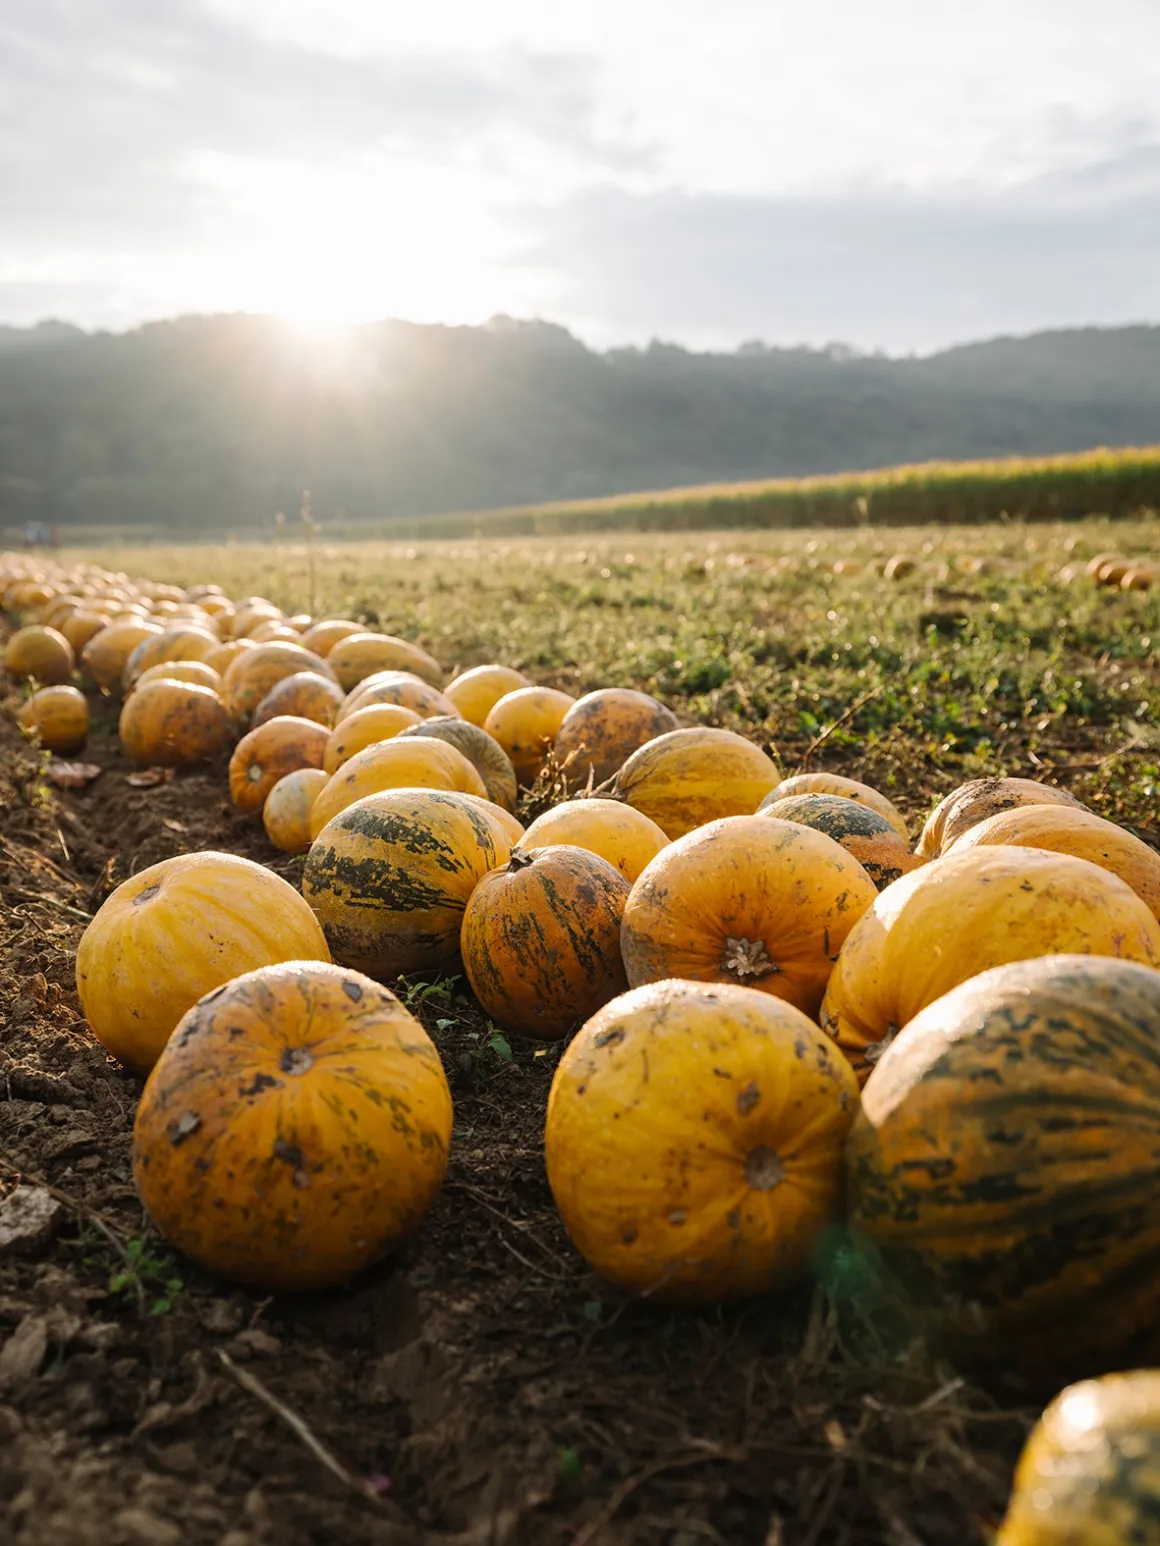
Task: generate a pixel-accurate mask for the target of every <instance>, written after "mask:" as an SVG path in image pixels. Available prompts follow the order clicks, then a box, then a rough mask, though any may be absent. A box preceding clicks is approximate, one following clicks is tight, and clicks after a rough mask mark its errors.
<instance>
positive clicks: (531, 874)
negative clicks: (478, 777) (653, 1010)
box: [460, 845, 629, 1041]
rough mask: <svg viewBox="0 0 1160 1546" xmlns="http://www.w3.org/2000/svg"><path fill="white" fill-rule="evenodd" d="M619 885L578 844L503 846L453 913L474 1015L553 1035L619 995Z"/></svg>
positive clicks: (622, 984) (624, 892) (615, 873)
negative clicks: (500, 860) (460, 910)
mask: <svg viewBox="0 0 1160 1546" xmlns="http://www.w3.org/2000/svg"><path fill="white" fill-rule="evenodd" d="M628 892H629V885H628V881H627V880H625V878H624V876H623V875H622V874H621V873H620V871H619V870H617V869H614V868H613V867H612V865H611V864H609V863H608V861H607V860H606V859H601V858H600V857H599V855H597V854H594V853H590V852H589V851H588V850H587V849H586V848H573V847H570V846H565V845H559V846H556V847H552V848H537V849H536V850H534V852H528V851H526V850H524V849H522V848H515V849H513V850H512V854H511V858H510V859H509V860H508V862H507V864H505V865H501V866H500V867H499V868H498V869H494V870H492V871H491V872H490V874H488V875H485V876H483V878H482V879H481V880H480V882H479V884H478V885H477V886H476V888H475V890H474V891H473V892H472V893H471V897H470V899H469V901H468V903H467V910H466V912H465V913H464V915H463V932H462V935H461V938H460V948H461V949H462V952H463V965H464V969H465V970H466V972H467V980H468V982H470V984H471V988H472V992H473V993H474V994H475V996H476V998H477V999H478V1000H479V1002H480V1005H481V1007H482V1008H483V1011H484V1013H485V1014H486V1015H488V1016H489V1017H490V1018H491V1019H492V1020H494V1021H495V1023H496V1024H497V1025H498V1026H500V1027H501V1029H503V1030H505V1031H513V1032H515V1033H516V1034H517V1035H520V1036H534V1037H538V1038H540V1039H542V1040H545V1041H558V1040H559V1039H560V1038H561V1037H564V1036H567V1035H569V1034H570V1033H571V1032H572V1031H573V1030H575V1029H576V1027H577V1026H578V1025H579V1024H581V1023H582V1022H583V1021H584V1020H587V1019H588V1018H589V1016H590V1015H593V1014H595V1013H596V1011H597V1010H598V1009H600V1008H601V1007H602V1006H603V1005H604V1004H607V1003H608V1001H609V999H611V998H615V997H616V995H617V994H618V993H623V992H624V991H625V990H626V988H627V987H628V982H627V980H626V979H625V975H624V962H623V961H622V960H621V958H620V920H621V917H622V915H623V913H624V904H625V902H626V901H627V900H628Z"/></svg>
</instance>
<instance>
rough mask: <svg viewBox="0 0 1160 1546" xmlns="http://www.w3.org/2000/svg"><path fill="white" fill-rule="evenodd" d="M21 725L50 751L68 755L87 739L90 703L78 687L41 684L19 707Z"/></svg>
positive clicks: (77, 749)
mask: <svg viewBox="0 0 1160 1546" xmlns="http://www.w3.org/2000/svg"><path fill="white" fill-rule="evenodd" d="M19 717H20V727H21V729H22V730H24V731H26V732H27V733H28V734H29V735H30V736H34V737H35V738H36V740H38V741H39V742H40V744H41V746H43V747H45V748H47V750H48V751H50V752H58V753H60V754H61V755H63V756H68V755H69V754H70V753H72V752H79V751H80V749H81V747H82V746H83V745H84V744H85V742H86V740H88V735H89V706H88V704H87V703H86V702H85V695H84V693H82V692H78V691H77V689H76V688H75V687H42V688H41V689H40V690H39V692H34V693H33V694H32V697H31V698H29V699H28V701H27V703H25V704H24V706H23V708H22V709H21V710H20V716H19Z"/></svg>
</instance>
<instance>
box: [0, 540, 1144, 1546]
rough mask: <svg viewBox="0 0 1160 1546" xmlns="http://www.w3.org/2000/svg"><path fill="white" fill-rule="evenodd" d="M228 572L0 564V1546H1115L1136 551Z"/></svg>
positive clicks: (206, 565) (1138, 1388)
mask: <svg viewBox="0 0 1160 1546" xmlns="http://www.w3.org/2000/svg"><path fill="white" fill-rule="evenodd" d="M278 535H279V538H280V539H281V540H279V541H277V542H270V543H257V542H254V543H229V544H220V545H208V544H207V545H193V544H191V545H188V546H139V547H130V546H126V547H123V548H104V549H93V550H81V549H71V550H67V549H66V550H64V551H62V552H59V553H53V554H52V555H51V556H45V555H42V554H39V553H31V552H29V553H26V552H8V553H0V657H2V660H3V667H4V670H3V674H2V675H0V1437H2V1439H3V1444H2V1446H0V1539H2V1540H4V1541H6V1542H9V1541H10V1542H11V1543H12V1546H330V1543H340V1542H341V1543H343V1546H420V1543H443V1546H699V1543H702V1542H708V1543H724V1546H1067V1543H1071V1546H1113V1543H1116V1542H1121V1541H1123V1542H1133V1543H1137V1546H1152V1543H1157V1542H1160V1524H1158V1523H1157V1521H1158V1520H1160V1490H1158V1487H1157V1482H1156V1475H1157V1468H1156V1462H1157V1457H1158V1456H1160V1372H1157V1371H1156V1370H1155V1369H1151V1368H1150V1367H1149V1366H1150V1365H1152V1364H1154V1363H1155V1362H1156V1360H1157V1346H1156V1331H1157V1327H1158V1325H1160V1318H1158V1311H1160V1267H1158V1262H1160V1186H1158V1184H1157V1183H1158V1181H1160V1160H1158V1158H1157V1156H1158V1155H1160V818H1158V816H1157V810H1158V796H1160V670H1158V668H1157V644H1158V642H1160V583H1158V582H1160V525H1158V524H1157V521H1156V520H1155V518H1153V517H1147V516H1140V517H1136V518H1132V519H1126V520H1115V521H1112V520H1110V519H1108V518H1106V517H1096V516H1093V517H1089V518H1087V519H1085V520H1083V521H1073V522H1068V523H1066V524H1062V523H1061V524H1040V523H1036V524H1033V525H1026V524H1023V523H1020V522H1016V521H1001V522H995V523H993V524H989V525H977V526H949V525H948V526H924V527H907V526H895V527H891V528H889V529H887V528H884V527H875V526H874V525H872V524H870V525H860V526H858V527H856V528H853V529H844V530H830V529H816V530H808V531H798V532H791V531H777V532H760V531H753V530H746V531H729V530H716V531H712V532H694V531H681V532H669V533H665V534H659V533H653V532H628V531H618V532H614V533H610V532H607V531H605V532H600V533H599V534H590V535H585V534H583V533H577V532H569V533H567V534H559V535H555V536H541V537H529V538H520V539H515V538H511V539H502V538H499V537H491V538H476V539H472V538H466V537H465V538H463V539H460V540H438V541H416V542H414V543H411V542H407V541H402V540H400V541H392V542H386V541H381V542H349V543H347V542H343V543H332V542H329V541H328V540H327V537H326V534H325V531H321V532H320V531H319V530H318V529H316V528H315V527H314V525H313V524H312V523H310V522H309V521H307V522H306V523H305V524H304V526H303V528H302V530H301V532H299V531H298V530H296V529H295V528H294V527H293V525H292V524H289V525H284V526H282V527H281V528H280V529H279V533H278ZM1077 1382H1083V1383H1077ZM1061 1393H1062V1394H1061ZM1057 1398H1058V1399H1057ZM1053 1402H1054V1405H1051V1403H1053ZM1045 1408H1047V1409H1048V1410H1047V1412H1046V1415H1044V1412H1045ZM1041 1417H1042V1421H1041ZM1021 1456H1022V1458H1020V1457H1021Z"/></svg>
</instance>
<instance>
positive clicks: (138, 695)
mask: <svg viewBox="0 0 1160 1546" xmlns="http://www.w3.org/2000/svg"><path fill="white" fill-rule="evenodd" d="M118 730H119V733H120V736H121V744H122V745H123V746H124V748H125V751H126V752H127V753H128V755H129V756H130V757H131V758H132V760H133V761H134V762H140V763H144V764H146V765H148V766H150V767H167V768H181V767H186V766H187V765H189V764H191V763H194V762H208V761H210V760H212V759H213V758H214V757H218V756H220V755H221V753H222V752H224V751H225V750H226V748H227V747H228V746H229V744H230V742H231V741H232V740H233V738H234V727H233V723H232V721H231V720H230V716H229V715H228V714H227V713H226V710H225V706H224V705H223V703H222V701H221V699H220V698H219V697H218V695H217V693H215V692H213V691H211V689H210V688H208V687H198V686H197V685H196V684H195V683H193V682H175V681H171V680H169V679H168V678H165V677H161V678H159V679H158V680H156V681H153V682H145V683H144V684H143V685H141V686H138V687H137V688H136V689H135V690H134V691H133V692H131V693H130V694H129V696H128V697H127V698H126V699H125V704H124V707H123V708H122V710H121V719H120V723H119V725H118Z"/></svg>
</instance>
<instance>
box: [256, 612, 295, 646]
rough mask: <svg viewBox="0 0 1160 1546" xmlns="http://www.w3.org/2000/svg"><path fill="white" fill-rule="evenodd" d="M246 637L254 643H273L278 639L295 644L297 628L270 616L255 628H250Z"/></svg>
mask: <svg viewBox="0 0 1160 1546" xmlns="http://www.w3.org/2000/svg"><path fill="white" fill-rule="evenodd" d="M246 638H247V639H252V640H253V641H254V643H255V644H274V643H276V642H278V641H279V640H281V641H283V642H285V643H287V644H297V643H298V630H297V628H291V627H289V626H288V624H286V623H282V622H275V621H274V619H273V618H271V619H270V620H269V621H268V622H265V623H259V624H258V626H257V627H256V628H251V630H250V631H249V633H247V634H246Z"/></svg>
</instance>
